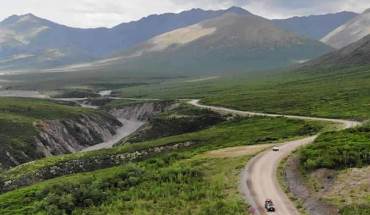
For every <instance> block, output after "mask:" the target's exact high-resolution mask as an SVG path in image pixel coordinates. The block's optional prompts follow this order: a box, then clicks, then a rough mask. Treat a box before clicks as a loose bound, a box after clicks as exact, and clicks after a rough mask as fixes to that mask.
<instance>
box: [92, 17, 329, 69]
mask: <svg viewBox="0 0 370 215" xmlns="http://www.w3.org/2000/svg"><path fill="white" fill-rule="evenodd" d="M330 50H331V48H330V47H328V46H326V45H324V44H322V43H320V42H319V41H316V40H312V39H308V38H305V37H301V36H298V35H296V34H295V33H292V32H288V31H286V30H283V29H280V28H278V27H276V26H275V25H274V24H273V23H272V22H271V21H270V20H267V19H264V18H262V17H259V16H256V15H253V14H245V15H240V14H236V13H226V14H224V15H223V16H220V17H216V18H213V19H208V20H205V21H203V22H200V23H197V24H195V25H191V26H187V27H184V28H180V29H176V30H174V31H171V32H167V33H164V34H161V35H159V36H156V37H154V38H152V39H150V40H148V41H146V42H144V43H141V44H140V45H139V46H136V47H135V48H133V49H130V50H128V51H126V52H124V53H122V54H120V55H116V56H115V57H114V58H111V59H106V60H104V61H100V62H97V63H95V64H93V65H88V66H87V68H86V70H92V69H94V70H101V71H109V70H112V69H115V70H117V72H118V71H131V72H132V71H137V72H140V71H146V72H152V73H154V72H159V71H160V72H166V73H167V72H171V73H181V74H184V73H185V74H189V73H198V74H199V73H203V74H204V73H220V72H233V71H252V70H266V69H273V68H279V67H284V66H287V65H290V64H294V63H298V62H303V61H306V60H307V59H312V58H314V57H317V56H320V55H322V54H324V53H327V52H329V51H330Z"/></svg>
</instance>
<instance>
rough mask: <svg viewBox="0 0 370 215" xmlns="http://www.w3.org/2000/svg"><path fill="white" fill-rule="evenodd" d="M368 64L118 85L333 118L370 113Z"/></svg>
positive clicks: (149, 94)
mask: <svg viewBox="0 0 370 215" xmlns="http://www.w3.org/2000/svg"><path fill="white" fill-rule="evenodd" d="M369 82H370V67H369V66H361V67H351V68H337V69H336V70H333V71H331V70H330V69H315V70H303V69H301V70H295V71H275V72H259V73H248V74H243V73H231V74H229V75H228V76H220V78H218V79H214V80H208V81H203V82H193V83H189V82H186V81H184V80H177V81H174V80H172V81H167V82H163V83H162V84H155V85H147V86H145V87H141V86H138V87H129V88H125V89H122V95H123V96H127V97H142V98H162V99H163V98H167V99H168V98H171V99H174V98H203V102H205V103H207V104H213V105H220V106H227V107H232V108H235V109H240V110H248V111H261V112H270V113H285V114H297V115H307V116H321V117H333V118H353V119H368V118H369V117H370V112H369V105H370V85H369Z"/></svg>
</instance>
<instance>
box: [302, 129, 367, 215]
mask: <svg viewBox="0 0 370 215" xmlns="http://www.w3.org/2000/svg"><path fill="white" fill-rule="evenodd" d="M369 137H370V125H369V124H365V125H364V126H362V127H359V128H353V129H348V130H344V131H335V132H326V133H324V134H322V135H320V136H319V138H318V139H317V140H316V141H315V143H314V144H312V145H310V146H307V147H305V148H303V149H300V150H299V151H298V155H299V159H300V165H301V171H302V173H303V175H304V176H305V178H306V179H305V180H306V181H307V184H308V185H309V187H310V188H311V190H313V191H316V192H318V193H319V195H320V196H321V198H322V199H323V200H324V201H328V202H330V203H331V204H334V205H336V206H337V207H338V208H339V209H340V214H344V215H346V214H360V215H361V214H368V212H369V210H370V204H369V200H370V193H369V190H370V186H369V173H370V172H369V167H368V166H369V165H370V141H369ZM320 170H321V171H323V170H324V171H327V172H331V173H330V175H331V176H330V178H332V182H331V183H329V185H328V184H327V183H325V182H324V181H326V180H328V179H327V178H325V179H324V178H320V177H318V176H317V175H316V174H315V173H318V172H319V171H320ZM321 177H322V176H321ZM326 177H329V176H326Z"/></svg>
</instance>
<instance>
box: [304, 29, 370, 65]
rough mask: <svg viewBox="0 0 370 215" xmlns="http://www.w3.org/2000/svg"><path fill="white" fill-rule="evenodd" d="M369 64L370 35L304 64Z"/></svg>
mask: <svg viewBox="0 0 370 215" xmlns="http://www.w3.org/2000/svg"><path fill="white" fill-rule="evenodd" d="M366 64H370V35H368V36H366V37H364V38H363V39H361V40H359V41H357V42H355V43H352V44H350V45H348V46H346V47H344V48H342V49H340V50H338V51H334V52H332V53H329V54H326V55H324V56H322V57H320V58H318V59H315V60H313V61H311V62H308V63H307V64H306V66H308V67H309V66H321V67H327V66H346V67H349V66H351V65H352V66H353V65H366Z"/></svg>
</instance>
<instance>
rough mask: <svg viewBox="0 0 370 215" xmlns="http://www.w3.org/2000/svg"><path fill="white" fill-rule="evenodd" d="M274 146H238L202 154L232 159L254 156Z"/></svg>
mask: <svg viewBox="0 0 370 215" xmlns="http://www.w3.org/2000/svg"><path fill="white" fill-rule="evenodd" d="M272 146H274V144H261V145H253V146H239V147H230V148H224V149H219V150H214V151H209V152H206V153H204V156H206V157H211V158H234V157H240V156H244V155H255V154H257V153H259V152H261V151H264V150H265V149H267V148H270V147H272Z"/></svg>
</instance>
